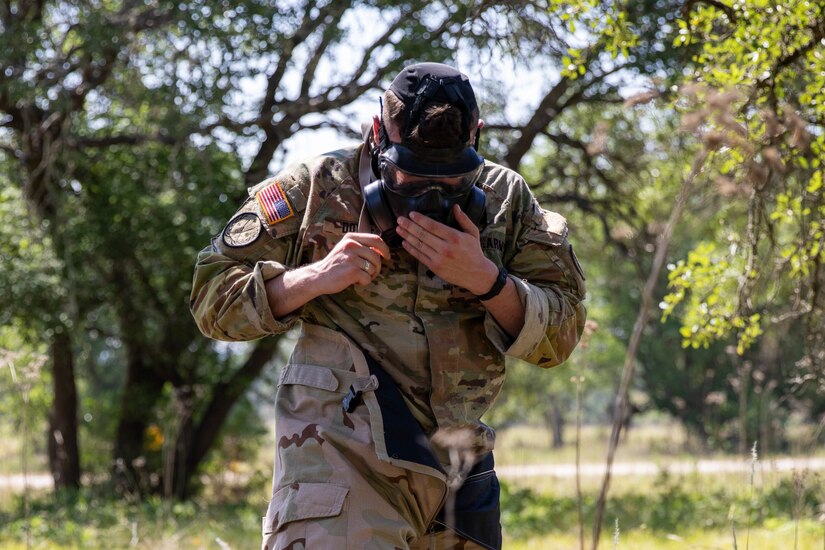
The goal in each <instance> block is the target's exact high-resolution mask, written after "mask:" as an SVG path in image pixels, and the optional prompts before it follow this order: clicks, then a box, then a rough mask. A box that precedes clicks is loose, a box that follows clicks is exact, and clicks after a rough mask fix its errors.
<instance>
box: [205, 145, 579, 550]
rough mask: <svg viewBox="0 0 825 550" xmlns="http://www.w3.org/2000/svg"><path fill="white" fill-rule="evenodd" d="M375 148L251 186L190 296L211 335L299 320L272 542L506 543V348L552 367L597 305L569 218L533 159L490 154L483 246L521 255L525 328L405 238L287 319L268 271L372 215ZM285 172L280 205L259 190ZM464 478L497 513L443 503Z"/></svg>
mask: <svg viewBox="0 0 825 550" xmlns="http://www.w3.org/2000/svg"><path fill="white" fill-rule="evenodd" d="M364 147H365V146H364V145H361V146H357V147H352V148H347V149H342V150H339V151H335V152H332V153H328V154H325V155H322V156H319V157H317V158H314V159H312V160H309V161H307V162H303V163H300V164H297V165H294V166H291V167H289V168H288V169H286V170H284V171H283V172H282V173H280V174H278V175H277V176H276V177H274V178H271V179H268V180H266V181H264V182H262V183H260V184H259V185H257V186H255V187H253V188H251V189H250V190H249V195H250V198H249V200H247V201H246V203H245V204H244V205H243V206H242V207H241V208H240V209H239V211H238V212H237V213H236V215H235V216H234V217H233V218H232V220H230V222H229V223H228V224H227V226H226V228H225V229H224V230H223V231H222V232H221V233H220V234H219V235H217V236H216V237H215V238H214V239H213V242H212V244H211V246H209V247H207V248H206V249H204V250H203V251H202V252H201V253H200V254H199V256H198V260H197V266H196V269H195V276H194V287H193V289H192V297H191V309H192V312H193V315H194V317H195V319H196V321H197V323H198V326H199V327H200V330H201V331H202V332H203V333H204V334H205V335H207V336H209V337H211V338H215V339H218V340H230V341H238V340H241V341H245V340H253V339H257V338H261V337H264V336H266V335H269V334H277V333H281V332H284V331H286V330H288V329H290V328H291V327H293V325H295V324H296V323H297V322H298V321H299V320H300V321H301V324H300V335H299V338H298V341H297V344H296V346H295V349H294V352H293V353H292V356H291V358H290V359H289V362H288V364H287V365H286V366H284V368H283V369H282V371H281V376H280V380H279V385H278V392H277V396H276V410H277V417H276V438H277V453H276V458H275V472H274V481H273V494H272V500H271V502H270V504H269V507H268V509H267V513H266V517H265V518H264V519H263V538H264V540H263V548H266V549H268V550H272V549H273V548H289V549H300V548H309V549H318V548H321V549H326V548H330V549H339V548H352V549H364V548H375V549H392V548H447V547H449V548H495V547H497V546H499V545H500V527H499V525H498V515H497V513H498V511H497V510H498V482H497V480H496V479H495V473H494V472H493V471H492V455H491V454H490V453H489V451H490V450H491V449H492V447H493V442H494V438H495V436H494V433H493V431H492V430H491V429H490V428H488V427H487V426H485V425H483V424H482V423H481V422H480V420H479V419H480V418H481V416H482V415H483V414H484V412H485V411H487V409H488V408H489V407H490V406H491V404H492V403H493V401H494V400H495V398H496V396H497V395H498V393H499V391H500V389H501V387H502V384H503V383H504V355H505V354H506V355H509V356H512V357H516V358H519V359H522V360H525V361H528V362H530V363H533V364H536V365H538V366H540V367H552V366H555V365H558V364H560V363H561V362H562V361H564V360H565V359H566V358H567V357H568V355H569V354H570V353H571V352H572V350H573V348H574V347H575V346H576V344H577V342H578V339H579V336H580V334H581V332H582V329H583V325H584V320H585V309H584V306H583V305H582V303H581V302H582V300H583V299H584V296H585V287H584V275H583V274H582V271H581V268H580V266H579V264H578V262H577V260H576V258H575V255H574V254H573V250H572V247H571V245H570V244H569V243H568V240H567V225H566V221H565V219H564V218H563V217H562V216H560V215H558V214H555V213H552V212H548V211H545V210H542V209H541V208H540V207H539V205H538V203H537V202H536V200H535V198H534V197H533V196H532V194H531V193H530V191H529V190H528V187H527V185H526V183H525V182H524V180H523V179H522V178H521V177H520V176H519V175H518V174H516V173H515V172H513V171H512V170H508V169H506V168H504V167H502V166H499V165H497V164H494V163H491V162H485V166H484V170H483V173H482V176H481V178H480V181H479V184H478V185H479V186H480V188H481V189H482V190H483V191H484V193H485V195H486V203H487V214H486V216H487V217H486V223H482V226H481V245H482V249H483V250H484V253H485V254H486V255H487V257H489V258H490V259H491V260H493V261H494V262H495V263H496V264H498V265H499V266H504V267H506V269H507V270H508V272H509V273H510V277H511V279H512V280H513V281H514V282H515V284H516V287H517V291H518V295H519V297H520V299H521V300H522V303H523V305H524V310H525V322H524V328H523V329H522V331H521V333H520V334H518V335H517V337H516V338H515V339H513V338H511V337H510V336H508V335H507V334H506V333H505V332H504V331H503V329H502V328H501V327H500V326H499V325H498V324H497V322H496V321H495V320H494V319H493V318H492V316H491V315H490V314H488V313H487V312H486V310H485V308H484V307H483V305H482V304H481V302H480V301H479V300H478V299H477V298H476V297H475V296H473V295H472V294H471V293H469V292H468V291H466V290H464V289H463V288H459V287H457V286H453V285H451V284H448V283H447V282H445V281H443V280H441V279H440V278H438V277H437V276H434V275H433V273H432V272H430V271H428V269H427V267H426V266H424V265H422V264H419V263H418V262H417V261H416V260H415V259H414V258H413V257H412V256H410V255H409V254H407V252H406V251H404V250H403V249H402V248H397V249H393V250H392V254H391V258H390V259H389V260H384V263H383V266H382V269H381V273H380V275H378V276H377V277H376V278H375V279H374V280H373V281H372V283H371V284H370V285H369V286H366V287H361V286H351V287H349V288H347V289H346V290H344V291H342V292H340V293H338V294H335V295H327V296H321V297H319V298H316V299H315V300H312V301H310V302H309V303H307V304H306V305H305V306H304V307H303V308H302V309H300V310H299V311H295V312H293V313H291V314H289V315H287V316H285V317H283V318H278V319H276V318H274V317H273V315H272V312H271V310H270V308H269V305H268V301H267V297H266V291H265V288H264V282H265V281H267V280H269V279H271V278H274V277H277V276H278V275H280V274H281V273H283V272H284V271H286V270H289V269H291V268H294V267H297V266H300V265H304V264H307V263H310V262H314V261H317V260H319V259H321V258H322V257H324V256H325V255H326V254H327V253H328V252H329V251H330V250H331V249H332V248H333V246H334V245H335V244H336V243H337V242H338V241H339V240H340V239H341V238H342V237H343V236H344V234H345V233H346V232H349V231H364V230H367V231H369V230H371V227H370V224H369V223H368V219H369V218H368V215H367V214H366V210H365V209H363V208H362V207H363V199H362V193H361V190H362V185H366V183H368V181H366V180H369V179H371V178H372V177H373V176H372V175H371V173H372V171H371V170H370V169H369V155H368V154H363V155H362V150H363V149H364ZM270 186H277V188H278V190H279V191H281V192H282V193H283V195H285V200H286V202H287V203H288V205H282V206H288V210H284V211H283V215H282V216H281V217H280V219H276V220H272V219H269V218H268V217H267V216H266V215H265V214H266V213H265V212H264V211H262V208H261V206H260V203H259V201H258V200H256V198H257V197H258V195H259V193H261V192H262V191H264V190H266V189H267V188H268V187H270ZM434 434H440V435H441V436H442V437H440V438H439V437H438V435H436V436H435V437H433V435H434ZM451 434H456V437H455V438H454V439H455V441H457V442H459V443H458V447H457V448H453V449H452V450H451V449H450V448H448V446H447V445H445V444H444V442H445V441H446V442H449V441H451V440H452V439H453V438H452V437H451ZM434 441H435V443H434ZM439 443H441V444H439ZM468 456H469V457H471V458H470V459H468V458H467V457H468ZM480 457H481V458H480ZM482 458H483V460H482ZM461 460H463V461H464V462H465V464H464V465H463V466H462V467H461V468H458V467H457V466H456V463H457V462H460V461H461ZM468 460H469V462H470V464H469V466H473V468H472V469H471V470H469V471H468V467H467V464H466V462H467V461H468ZM456 480H458V483H456ZM462 482H463V484H462ZM458 485H461V489H460V491H458V493H459V498H458V499H457V500H458V501H461V500H464V501H474V502H475V504H478V503H479V502H480V501H483V500H485V499H487V500H489V501H490V502H489V503H488V504H489V505H490V507H494V508H495V514H494V515H493V516H489V515H487V516H485V515H483V514H480V515H477V516H473V514H472V512H471V513H469V515H468V516H467V517H468V518H469V520H468V521H465V523H464V524H463V526H462V524H461V523H460V522H457V521H450V518H451V515H450V513H449V512H448V513H447V515H446V516H445V513H444V511H443V510H442V507H443V505H444V503H445V502H447V501H448V500H449V501H450V502H453V500H454V497H455V494H454V492H451V493H450V496H451V498H449V499H448V492H449V491H448V486H449V487H453V488H454V489H455V488H456V487H457V486H458ZM461 493H463V495H462V494H461ZM481 507H482V508H483V507H484V505H482V506H481ZM440 510H442V511H441V513H439V511H440ZM459 512H460V510H459ZM474 517H475V518H476V519H475V520H474V519H473V518H474ZM491 518H492V520H491ZM465 519H466V518H465ZM485 522H486V523H490V522H492V523H493V524H494V525H492V526H490V525H487V526H486V527H483V526H482V527H481V529H482V530H484V529H487V530H488V534H489V530H490V529H493V530H494V531H495V532H494V533H493V535H491V536H492V539H495V538H496V537H498V538H499V540H498V542H496V541H495V540H493V541H492V542H491V539H490V537H488V538H487V539H486V540H485V539H484V536H475V535H474V534H473V532H472V531H473V529H474V528H475V527H474V525H476V524H479V523H485ZM445 523H447V524H449V525H451V526H452V527H453V529H446V530H445V528H444V524H445ZM476 526H477V525H476ZM456 534H457V535H458V536H457V537H456Z"/></svg>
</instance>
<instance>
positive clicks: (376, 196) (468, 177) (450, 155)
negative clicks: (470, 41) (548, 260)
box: [364, 63, 485, 246]
mask: <svg viewBox="0 0 825 550" xmlns="http://www.w3.org/2000/svg"><path fill="white" fill-rule="evenodd" d="M390 91H391V92H393V93H394V94H395V95H396V97H398V98H399V99H400V100H401V101H402V102H403V104H404V109H403V117H404V125H403V127H404V128H406V132H407V133H406V135H403V136H402V138H401V143H393V142H391V141H390V138H389V135H388V133H387V129H386V128H385V127H384V113H383V111H384V105H383V103H381V125H380V127H379V132H378V134H379V135H378V137H379V143H378V144H376V147H375V148H374V149H373V151H372V155H373V158H372V161H373V162H372V167H373V172H375V173H376V174H378V175H379V176H380V179H379V180H377V181H374V182H372V183H370V184H369V185H367V186H366V187H365V188H364V201H365V203H366V206H367V210H368V211H369V214H370V217H371V218H372V221H373V223H374V224H375V225H376V226H377V227H378V229H379V230H380V231H381V236H382V238H384V240H385V241H386V242H387V243H388V244H389V245H390V246H398V245H399V244H400V242H401V239H400V238H399V237H398V235H397V234H396V232H395V228H396V224H397V222H396V220H397V218H398V217H399V216H405V217H409V215H410V212H419V213H421V214H424V215H425V216H429V217H430V218H432V219H434V220H437V221H439V222H441V223H443V224H446V225H449V226H451V227H454V228H456V229H460V228H459V226H458V223H457V221H456V220H455V216H454V215H453V211H452V209H453V206H454V205H456V204H457V205H459V206H460V207H461V209H462V210H463V211H464V213H465V214H467V216H469V218H470V219H471V220H472V221H473V223H474V224H476V225H479V224H480V223H481V222H482V220H483V218H484V214H485V196H484V192H483V191H482V190H481V189H479V188H478V187H477V186H476V183H477V182H478V179H479V177H480V176H481V172H482V170H483V169H484V159H483V158H481V156H480V155H479V154H478V152H477V150H478V135H479V134H478V132H479V131H480V130H476V134H475V142H474V143H473V144H472V145H471V144H470V143H469V141H470V136H471V134H472V129H473V128H472V126H473V121H474V120H477V113H478V107H477V104H476V100H475V94H474V92H473V89H472V86H470V83H469V81H468V79H467V77H466V75H463V74H462V73H460V72H458V71H457V70H456V69H453V68H452V67H448V66H446V65H442V64H439V63H419V64H415V65H411V66H409V67H407V68H405V69H404V70H403V71H402V72H401V73H400V74H399V75H398V76H397V77H396V78H395V80H393V82H392V84H391V86H390ZM430 103H439V104H447V105H450V106H453V107H455V108H457V109H458V110H459V112H460V113H461V135H460V136H459V137H458V138H457V140H456V142H455V143H454V144H452V145H450V146H447V147H429V146H426V145H424V144H425V143H426V140H427V136H419V139H418V140H413V139H412V137H411V131H412V129H413V128H414V127H415V126H416V124H418V123H419V121H420V117H421V116H422V113H424V111H425V109H426V106H427V105H428V104H430Z"/></svg>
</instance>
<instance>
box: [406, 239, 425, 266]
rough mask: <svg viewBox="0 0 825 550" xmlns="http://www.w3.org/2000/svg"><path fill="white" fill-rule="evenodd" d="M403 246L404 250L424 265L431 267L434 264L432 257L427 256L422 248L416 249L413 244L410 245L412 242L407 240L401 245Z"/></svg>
mask: <svg viewBox="0 0 825 550" xmlns="http://www.w3.org/2000/svg"><path fill="white" fill-rule="evenodd" d="M401 246H403V247H404V250H406V251H407V252H409V253H410V256H412V257H413V258H415V259H416V260H418V261H419V262H421V263H422V264H424V265H426V266H427V267H430V264H431V263H432V257H431V256H430V255H429V254H427V253H426V252H425V251H424V250H422V249H421V248H416V247H415V246H413V245H412V243H410V241H408V240H406V239H405V240H404V241H403V242H402V243H401Z"/></svg>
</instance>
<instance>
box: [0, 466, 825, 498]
mask: <svg viewBox="0 0 825 550" xmlns="http://www.w3.org/2000/svg"><path fill="white" fill-rule="evenodd" d="M753 467H754V466H753V464H752V463H751V461H750V460H695V461H679V462H667V463H665V462H662V463H656V462H645V461H638V462H617V463H614V464H613V474H612V475H614V476H655V475H659V473H661V472H662V471H665V470H666V471H668V472H669V473H671V474H682V475H683V474H692V473H698V474H724V473H748V472H750V471H751V468H753ZM604 470H605V465H604V464H596V463H592V464H582V465H581V467H580V472H581V475H582V477H594V476H603V475H604ZM793 470H797V471H803V470H810V471H820V470H825V458H779V459H773V460H772V459H767V460H758V461H757V462H756V465H755V471H756V472H757V473H759V474H765V473H771V472H790V471H793ZM496 473H498V476H499V477H500V478H502V479H524V478H531V477H559V478H572V477H575V476H576V465H575V464H521V465H508V466H499V467H497V468H496ZM26 486H27V487H29V488H30V489H51V488H52V487H53V486H54V483H53V481H52V476H50V475H49V474H43V473H37V474H29V475H28V476H26V477H25V478H24V476H23V475H22V474H6V475H0V493H1V492H20V491H22V490H23V487H26Z"/></svg>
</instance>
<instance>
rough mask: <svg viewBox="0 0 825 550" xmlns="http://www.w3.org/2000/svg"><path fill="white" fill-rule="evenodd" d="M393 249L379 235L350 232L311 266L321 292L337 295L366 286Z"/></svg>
mask: <svg viewBox="0 0 825 550" xmlns="http://www.w3.org/2000/svg"><path fill="white" fill-rule="evenodd" d="M389 257H390V249H389V247H388V246H387V244H386V243H385V242H384V241H383V240H382V239H381V237H379V236H378V235H373V234H372V233H347V234H345V235H344V237H343V238H342V239H341V240H340V241H339V242H338V244H336V245H335V246H334V247H333V249H332V250H331V251H330V253H329V254H327V255H326V257H325V258H324V259H322V260H320V261H318V262H316V263H314V264H311V266H309V267H310V268H311V270H312V272H313V275H314V277H315V284H317V285H318V290H319V291H320V293H321V294H335V293H337V292H340V291H342V290H344V289H345V288H347V287H349V286H351V285H360V286H366V285H368V284H370V282H372V280H373V279H374V278H375V277H376V276H377V275H378V274H379V273H380V272H381V259H382V258H387V259H388V258H389Z"/></svg>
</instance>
